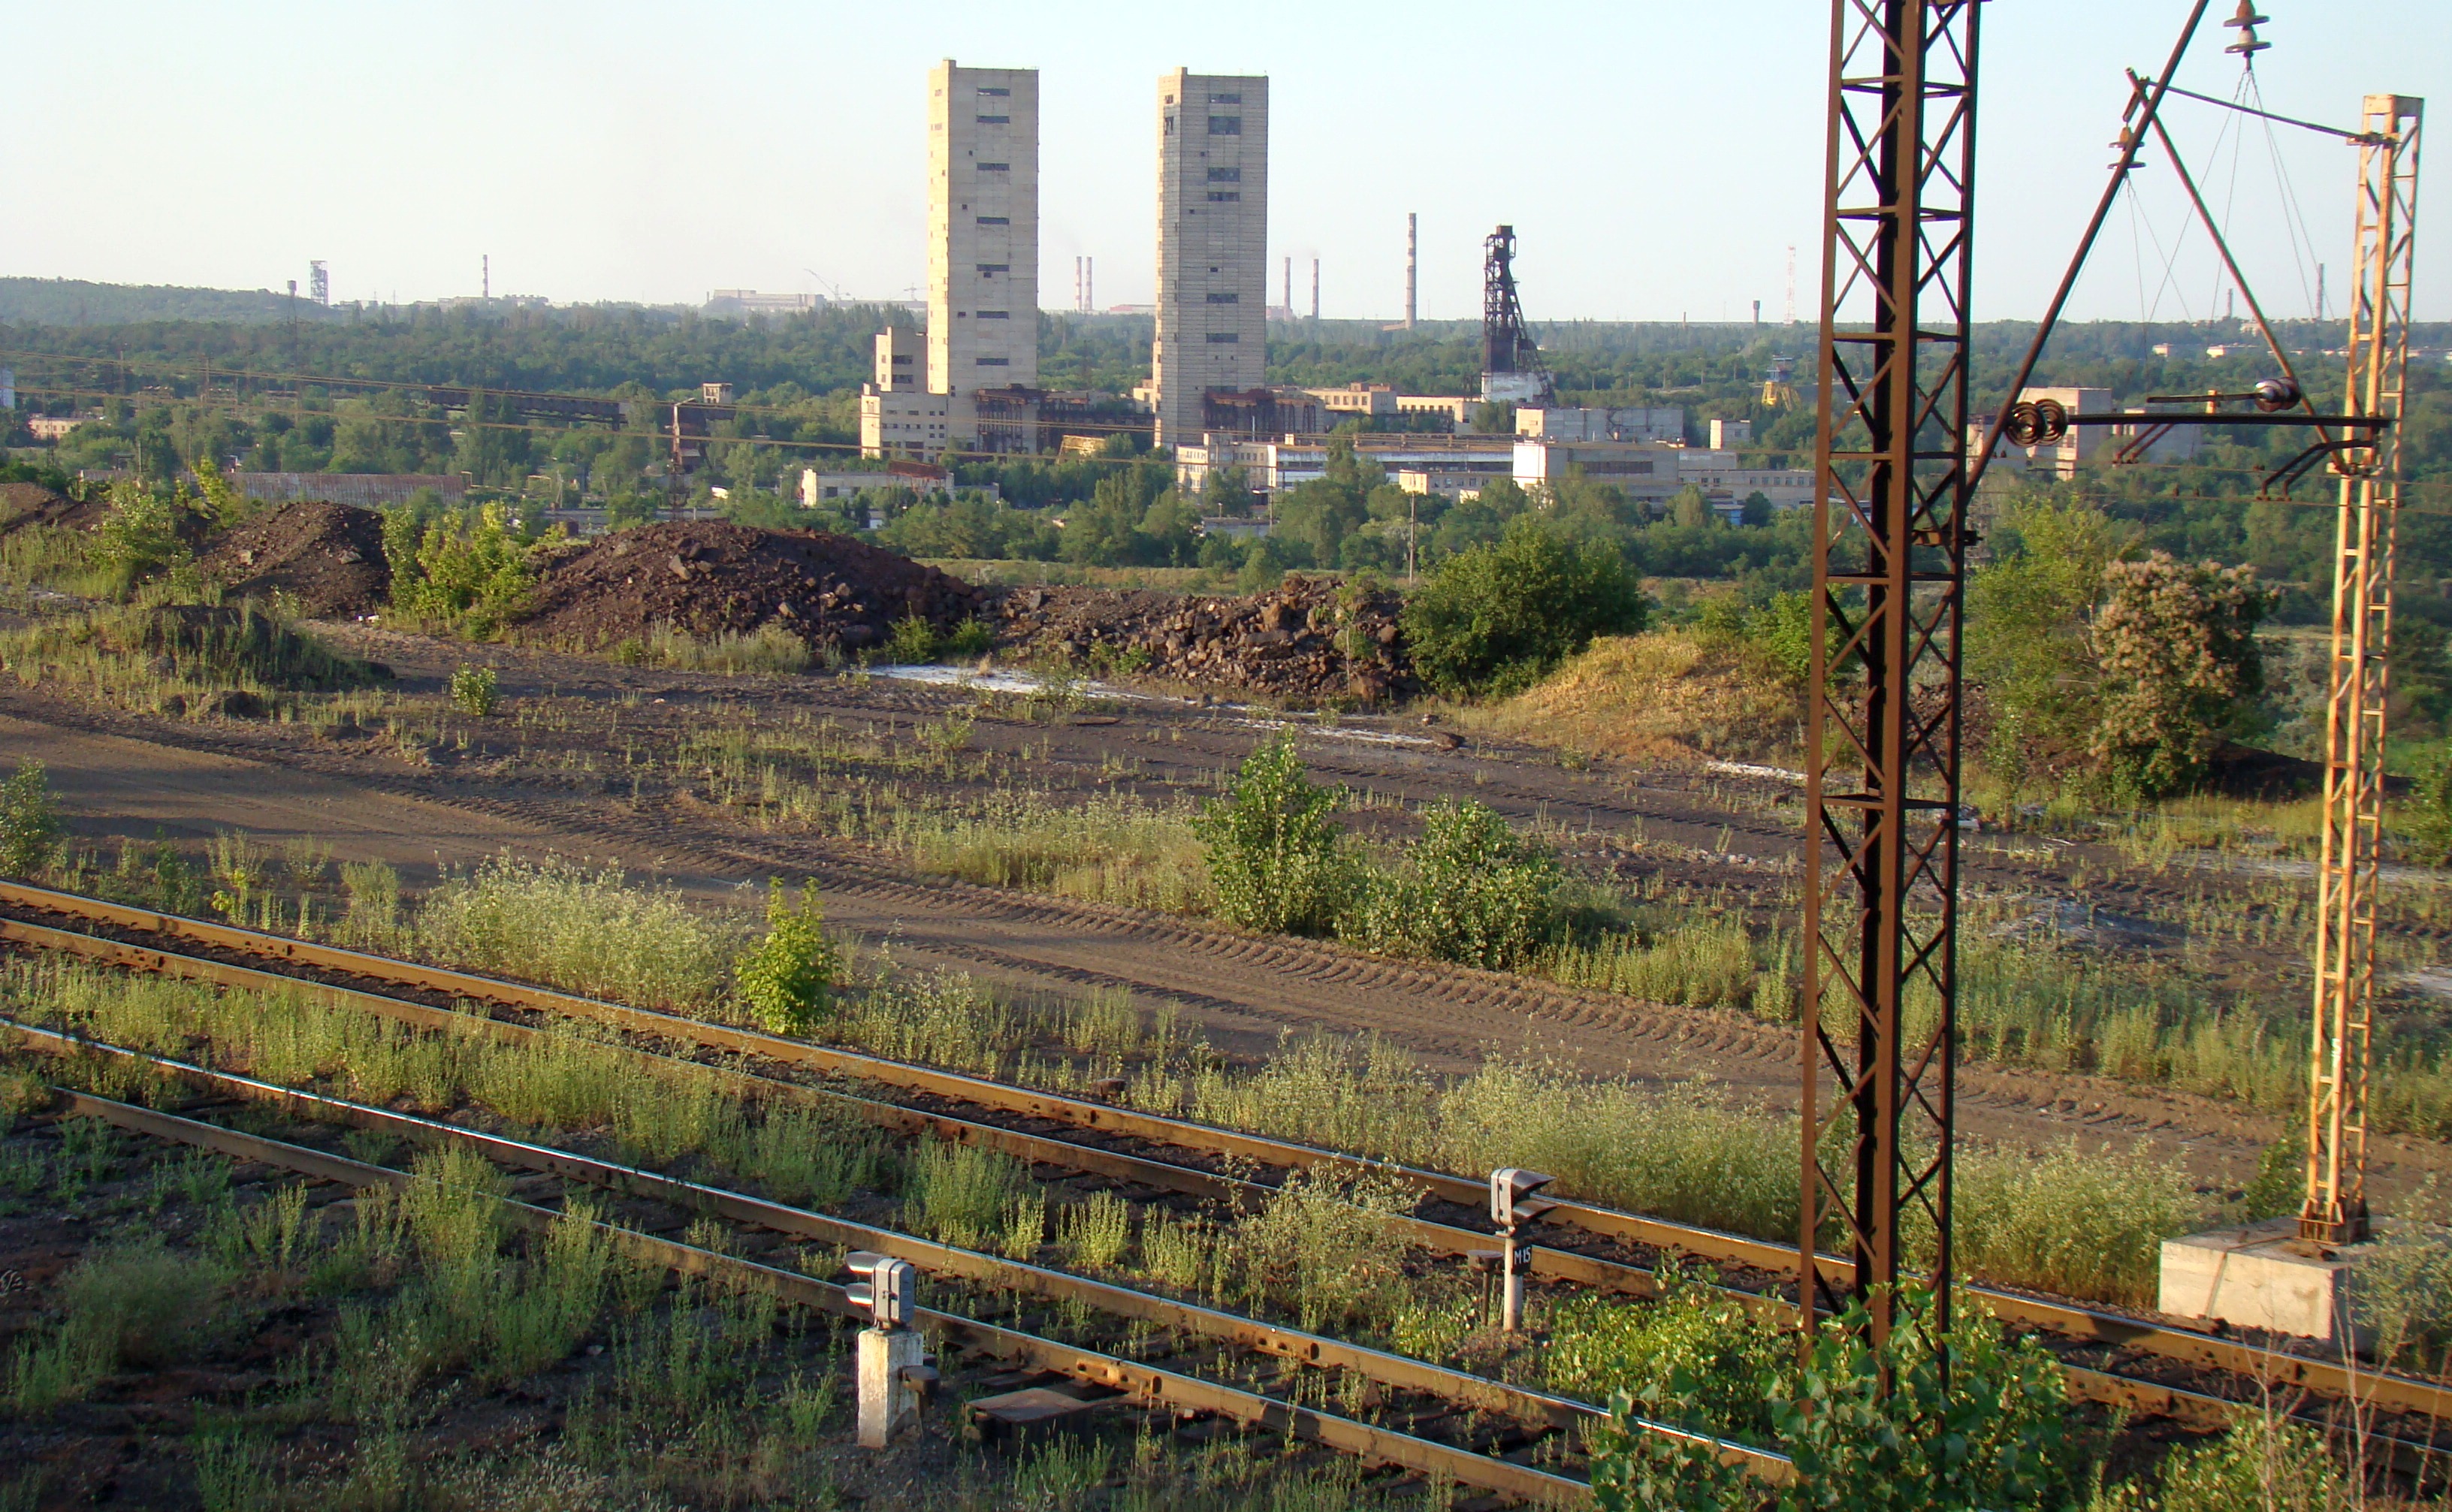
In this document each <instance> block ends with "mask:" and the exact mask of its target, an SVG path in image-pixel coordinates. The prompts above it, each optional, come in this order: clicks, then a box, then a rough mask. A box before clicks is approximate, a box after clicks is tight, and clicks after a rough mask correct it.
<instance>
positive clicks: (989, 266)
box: [979, 263, 1013, 278]
mask: <svg viewBox="0 0 2452 1512" xmlns="http://www.w3.org/2000/svg"><path fill="white" fill-rule="evenodd" d="M1012 271H1013V265H1012V264H1011V263H981V264H980V265H979V277H981V278H994V277H996V276H997V275H998V274H999V273H1010V272H1012Z"/></svg>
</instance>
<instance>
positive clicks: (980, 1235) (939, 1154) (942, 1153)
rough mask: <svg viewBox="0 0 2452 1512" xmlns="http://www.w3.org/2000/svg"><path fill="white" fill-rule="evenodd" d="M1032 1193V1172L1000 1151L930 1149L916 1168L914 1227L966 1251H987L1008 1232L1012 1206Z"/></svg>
mask: <svg viewBox="0 0 2452 1512" xmlns="http://www.w3.org/2000/svg"><path fill="white" fill-rule="evenodd" d="M1026 1193H1031V1186H1030V1172H1029V1171H1028V1170H1027V1169H1026V1168H1023V1166H1022V1165H1021V1163H1020V1162H1019V1161H1017V1160H1015V1159H1014V1158H1013V1157H1012V1156H1011V1155H1007V1154H1005V1153H1003V1152H1002V1151H999V1150H994V1149H979V1148H978V1147H976V1146H972V1145H929V1146H926V1147H925V1148H923V1149H920V1152H919V1154H918V1156H917V1157H916V1158H915V1159H914V1160H913V1161H912V1163H911V1199H910V1212H911V1222H912V1223H913V1224H914V1226H915V1227H918V1228H919V1229H920V1231H921V1232H923V1233H926V1234H928V1235H930V1236H932V1237H934V1238H937V1239H939V1240H942V1241H943V1242H945V1243H946V1244H949V1245H958V1246H959V1247H962V1248H965V1249H983V1248H986V1247H988V1245H989V1244H990V1243H991V1242H992V1239H993V1236H994V1235H995V1234H996V1233H997V1232H998V1231H999V1228H1000V1227H1002V1225H1003V1221H1004V1217H1005V1208H1006V1205H1007V1204H1009V1203H1011V1202H1012V1201H1013V1200H1014V1199H1015V1198H1017V1197H1019V1196H1022V1195H1024V1194H1026Z"/></svg>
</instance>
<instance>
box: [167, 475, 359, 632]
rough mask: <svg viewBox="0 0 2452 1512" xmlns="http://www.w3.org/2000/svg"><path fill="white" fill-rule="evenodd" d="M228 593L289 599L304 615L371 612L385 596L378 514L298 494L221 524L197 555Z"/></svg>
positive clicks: (319, 616) (325, 616) (342, 616)
mask: <svg viewBox="0 0 2452 1512" xmlns="http://www.w3.org/2000/svg"><path fill="white" fill-rule="evenodd" d="M197 565H199V566H200V567H202V568H203V569H204V572H205V575H206V576H207V577H209V578H212V579H216V580H218V581H219V582H220V583H221V584H222V586H223V587H224V588H225V589H227V591H228V592H229V593H230V594H232V595H233V596H235V597H241V598H245V597H250V596H251V597H255V598H260V599H269V598H271V597H272V596H273V595H274V594H276V593H278V594H282V595H285V596H287V597H288V598H289V599H294V600H295V601H296V602H297V605H298V612H299V613H300V614H302V615H304V616H306V617H307V619H346V618H349V617H352V616H356V615H363V614H371V613H373V612H374V611H375V610H378V609H380V608H382V607H383V605H384V602H385V600H386V599H388V598H389V597H390V596H391V564H390V562H389V560H387V559H386V557H385V556H384V543H383V516H382V515H380V514H378V513H376V512H375V511H374V510H371V509H361V508H359V507H358V506H356V505H355V504H336V503H333V502H331V501H328V500H323V499H301V500H296V501H292V502H289V503H286V504H284V505H282V506H281V507H280V508H278V509H276V510H274V511H272V512H271V513H270V514H267V515H259V516H257V517H256V518H255V519H253V520H247V521H246V522H245V523H243V524H240V525H237V526H234V527H232V528H231V529H230V530H228V531H227V532H225V533H224V534H223V535H222V536H221V537H220V538H219V539H218V540H215V541H214V542H213V544H212V549H211V550H209V551H208V552H206V553H205V555H204V557H203V558H202V560H200V561H199V562H198V563H197Z"/></svg>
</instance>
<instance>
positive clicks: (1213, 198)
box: [1209, 189, 1243, 205]
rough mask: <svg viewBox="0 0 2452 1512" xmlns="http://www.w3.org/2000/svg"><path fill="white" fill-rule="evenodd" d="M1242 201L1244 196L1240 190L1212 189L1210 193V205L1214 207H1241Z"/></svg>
mask: <svg viewBox="0 0 2452 1512" xmlns="http://www.w3.org/2000/svg"><path fill="white" fill-rule="evenodd" d="M1242 201H1243V194H1242V191H1241V190H1239V189H1211V190H1210V191H1209V203H1210V204H1212V205H1239V204H1241V203H1242Z"/></svg>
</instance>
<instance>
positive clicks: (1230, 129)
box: [1209, 115, 1243, 136]
mask: <svg viewBox="0 0 2452 1512" xmlns="http://www.w3.org/2000/svg"><path fill="white" fill-rule="evenodd" d="M1209 134H1210V135H1211V136H1241V135H1242V134H1243V118H1242V117H1241V116H1239V115H1213V116H1211V117H1210V118H1209Z"/></svg>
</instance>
